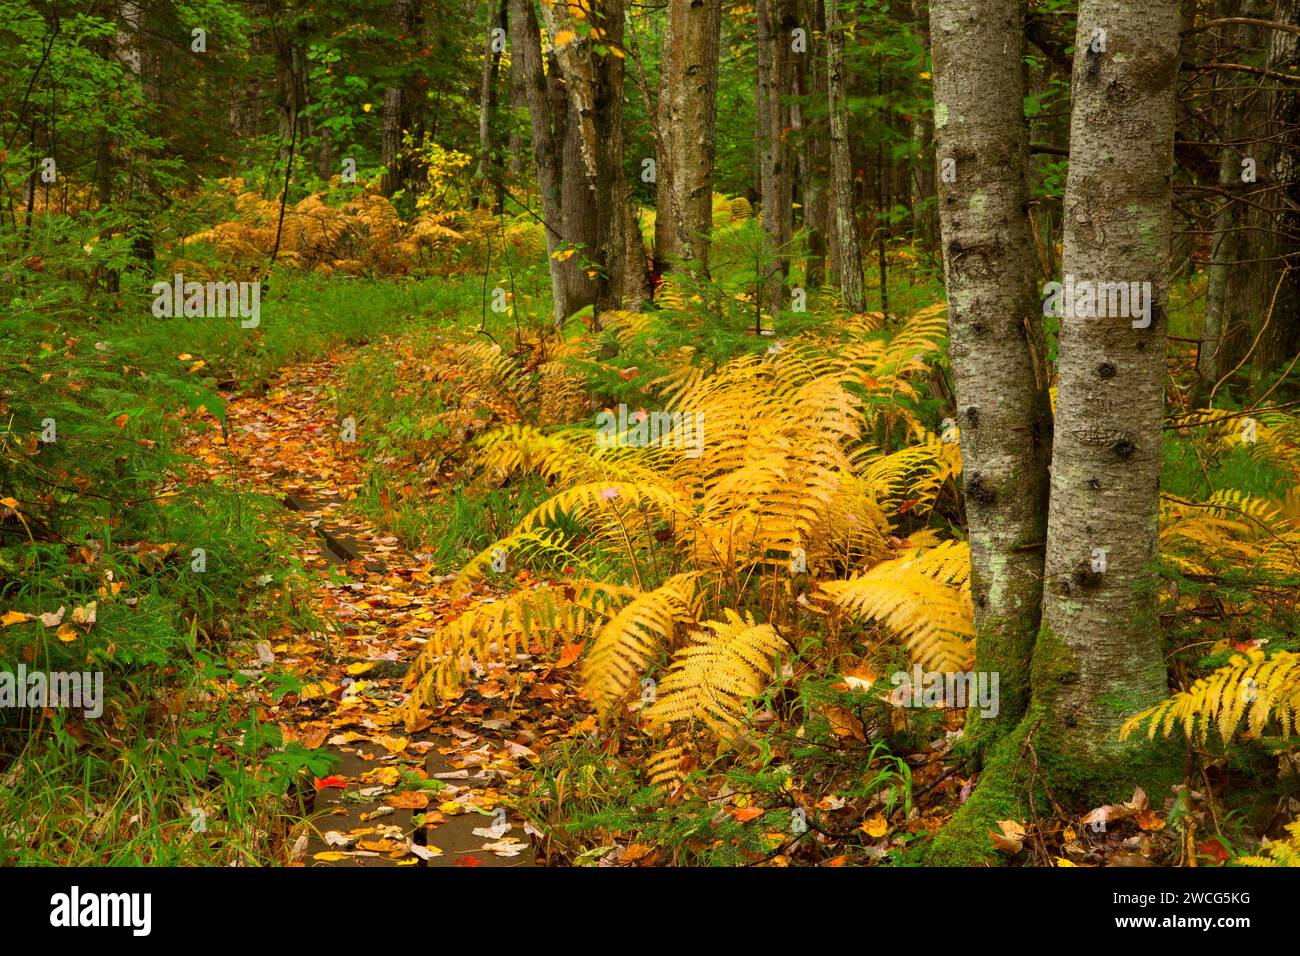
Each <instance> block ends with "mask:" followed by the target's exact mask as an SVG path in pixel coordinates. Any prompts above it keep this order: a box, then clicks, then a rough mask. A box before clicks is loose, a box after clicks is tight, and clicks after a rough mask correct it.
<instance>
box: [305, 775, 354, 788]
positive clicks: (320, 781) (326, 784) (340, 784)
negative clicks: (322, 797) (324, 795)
mask: <svg viewBox="0 0 1300 956" xmlns="http://www.w3.org/2000/svg"><path fill="white" fill-rule="evenodd" d="M347 785H348V778H347V777H340V776H339V775H338V774H336V773H334V774H330V775H329V776H328V777H317V778H316V779H315V780H314V781H313V782H312V786H314V787H315V788H316V791H317V793H319V792H320V791H321V790H328V789H329V788H330V787H337V788H338V789H339V790H342V789H344V788H345V787H346V786H347Z"/></svg>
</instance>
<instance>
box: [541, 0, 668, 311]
mask: <svg viewBox="0 0 1300 956" xmlns="http://www.w3.org/2000/svg"><path fill="white" fill-rule="evenodd" d="M542 15H543V17H544V18H545V20H546V27H547V30H548V32H549V33H550V37H551V44H552V46H553V48H554V50H555V58H556V61H557V62H558V64H559V67H560V71H561V73H562V75H563V77H564V86H565V90H566V93H567V95H568V98H569V104H570V107H571V110H570V123H571V124H573V125H574V126H576V130H577V137H578V138H577V143H578V147H579V152H580V156H581V165H580V166H579V167H578V168H577V169H576V170H573V173H574V175H578V176H581V177H583V178H584V181H585V185H586V188H587V198H586V201H587V203H589V204H590V206H591V207H592V208H594V210H595V219H596V236H595V242H594V245H593V247H592V250H591V253H592V254H591V259H592V263H591V266H590V268H591V269H592V271H594V272H595V273H596V279H595V282H596V302H595V306H596V314H597V316H599V314H600V313H601V312H603V311H607V310H610V309H617V308H620V307H621V305H622V302H623V292H624V279H625V276H626V274H627V271H628V261H627V258H628V248H629V246H628V242H627V229H628V218H627V203H628V202H629V197H630V192H629V190H628V185H627V180H626V178H625V177H624V175H623V59H622V57H620V56H617V55H615V54H613V53H611V52H609V50H608V49H604V50H601V49H598V48H597V45H596V43H595V42H594V40H593V39H592V37H591V36H589V35H582V34H580V33H579V31H578V29H577V24H576V22H575V18H574V16H573V13H572V11H571V9H570V8H568V7H562V6H560V5H556V4H543V5H542ZM591 23H592V26H593V28H595V29H596V30H599V31H600V36H601V38H602V41H603V43H602V45H603V44H609V46H610V47H612V48H614V49H618V50H620V51H621V50H622V47H623V0H603V2H602V3H599V4H596V5H595V6H594V9H593V10H592V11H591ZM557 39H561V40H562V41H563V42H557ZM565 178H566V180H567V179H568V174H567V171H566V177H565ZM641 267H642V268H643V267H644V266H643V265H642V266H641Z"/></svg>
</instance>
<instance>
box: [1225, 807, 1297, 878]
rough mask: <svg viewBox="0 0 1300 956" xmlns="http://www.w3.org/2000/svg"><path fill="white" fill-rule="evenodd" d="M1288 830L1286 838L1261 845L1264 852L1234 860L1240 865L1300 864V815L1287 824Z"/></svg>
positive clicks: (1289, 865) (1287, 865)
mask: <svg viewBox="0 0 1300 956" xmlns="http://www.w3.org/2000/svg"><path fill="white" fill-rule="evenodd" d="M1286 832H1287V836H1286V838H1285V839H1282V840H1273V841H1271V842H1269V843H1267V844H1265V845H1264V846H1263V847H1261V849H1262V850H1263V851H1264V852H1263V853H1257V854H1253V855H1251V856H1242V857H1238V858H1237V859H1236V860H1234V861H1233V862H1234V863H1236V864H1237V865H1238V866H1286V867H1291V866H1300V817H1297V818H1296V819H1294V820H1292V821H1291V822H1290V823H1288V824H1287V825H1286Z"/></svg>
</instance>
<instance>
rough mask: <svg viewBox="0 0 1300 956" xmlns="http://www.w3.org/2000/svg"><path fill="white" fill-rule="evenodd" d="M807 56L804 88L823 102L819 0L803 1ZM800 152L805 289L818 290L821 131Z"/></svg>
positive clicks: (822, 246)
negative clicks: (805, 246) (806, 278)
mask: <svg viewBox="0 0 1300 956" xmlns="http://www.w3.org/2000/svg"><path fill="white" fill-rule="evenodd" d="M806 9H807V11H808V23H807V28H808V43H809V47H808V54H807V56H806V63H807V66H806V68H804V69H803V70H802V71H801V72H802V76H803V81H804V84H805V87H804V88H802V89H801V90H800V92H801V93H806V94H810V95H811V97H812V101H813V102H814V103H825V102H826V101H827V90H826V64H825V60H826V39H825V37H826V11H825V8H824V5H823V2H822V0H807V7H806ZM804 143H805V145H804V149H803V154H802V159H801V162H800V182H801V183H802V184H803V207H804V208H803V215H804V226H805V228H806V229H807V230H808V266H807V269H808V285H809V286H810V287H811V288H814V289H815V288H819V287H820V286H822V285H823V284H824V283H825V281H826V239H827V233H828V232H829V227H828V223H829V213H830V204H829V202H828V201H827V198H828V190H829V188H830V178H829V172H830V150H829V143H828V141H827V137H826V135H825V134H824V132H823V130H822V129H820V128H819V129H817V130H816V131H815V132H814V131H812V130H811V128H806V129H805V139H804Z"/></svg>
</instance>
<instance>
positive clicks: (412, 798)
mask: <svg viewBox="0 0 1300 956" xmlns="http://www.w3.org/2000/svg"><path fill="white" fill-rule="evenodd" d="M384 803H386V804H388V805H389V806H390V807H396V808H397V809H398V810H423V809H424V808H425V807H427V806H428V805H429V797H428V796H427V795H426V794H423V793H420V792H419V791H418V790H403V791H402V792H401V793H390V794H389V795H388V796H386V797H384Z"/></svg>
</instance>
